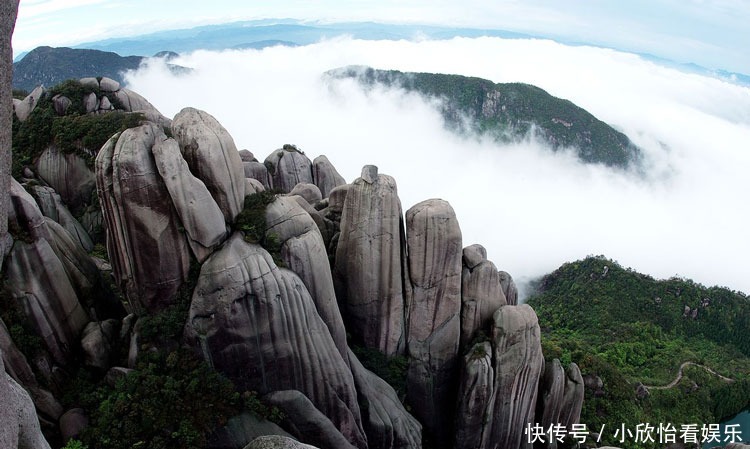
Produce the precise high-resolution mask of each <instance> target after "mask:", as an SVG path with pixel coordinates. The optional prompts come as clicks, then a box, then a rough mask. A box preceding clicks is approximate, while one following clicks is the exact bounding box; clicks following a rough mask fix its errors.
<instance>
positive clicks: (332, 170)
mask: <svg viewBox="0 0 750 449" xmlns="http://www.w3.org/2000/svg"><path fill="white" fill-rule="evenodd" d="M312 175H313V183H314V184H315V185H316V186H318V188H319V189H320V193H321V194H322V195H323V198H328V195H329V194H330V193H331V190H333V189H334V188H336V187H338V186H342V185H344V184H346V180H344V177H343V176H341V175H340V174H339V172H338V171H336V167H334V166H333V164H331V161H329V160H328V158H327V157H325V156H318V157H316V158H315V159H314V160H313V163H312Z"/></svg>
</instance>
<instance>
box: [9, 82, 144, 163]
mask: <svg viewBox="0 0 750 449" xmlns="http://www.w3.org/2000/svg"><path fill="white" fill-rule="evenodd" d="M92 92H93V93H96V94H97V96H101V95H102V93H101V92H99V91H98V89H93V88H91V87H88V86H83V85H82V84H81V83H80V82H78V81H76V80H68V81H65V82H64V83H62V84H60V85H58V86H55V87H53V88H51V89H50V90H49V91H47V92H45V94H44V95H43V96H42V97H41V98H40V99H39V102H38V103H37V106H36V108H35V109H34V111H33V112H32V113H31V115H30V116H29V118H28V119H27V120H26V121H25V122H23V123H21V122H20V121H19V120H18V119H16V118H15V116H14V118H13V144H12V145H13V176H15V177H19V175H20V173H21V170H22V169H23V167H24V166H26V165H31V164H32V163H33V162H34V160H35V159H36V158H37V157H39V155H41V154H42V152H43V151H44V150H45V149H46V148H47V147H49V146H50V145H55V146H56V147H57V148H58V149H59V150H60V151H62V152H64V153H75V154H77V155H79V156H80V157H82V158H83V159H84V160H85V161H86V162H87V164H88V165H89V167H91V168H93V164H94V158H95V157H96V153H97V152H98V151H99V149H100V148H101V147H102V145H104V143H105V142H106V141H107V140H108V139H109V138H110V137H112V136H113V135H114V134H116V133H118V132H121V131H124V130H125V129H128V128H132V127H135V126H138V125H139V124H140V123H141V122H142V121H143V120H144V117H143V115H142V114H137V113H129V112H123V111H121V110H116V111H112V112H109V113H106V114H86V110H85V106H84V103H83V97H84V96H85V95H88V94H90V93H92ZM58 94H60V95H64V96H66V97H68V98H69V99H70V100H71V101H72V104H71V105H70V107H69V108H68V110H67V112H66V115H64V116H58V115H57V114H56V113H55V110H54V105H53V101H52V98H53V97H54V96H55V95H58ZM107 97H108V98H109V99H110V102H111V103H112V104H113V105H114V106H115V108H119V109H121V108H122V105H121V104H120V102H119V100H118V99H117V97H115V96H114V95H112V94H108V95H107Z"/></svg>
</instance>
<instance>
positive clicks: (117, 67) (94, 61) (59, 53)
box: [13, 47, 189, 91]
mask: <svg viewBox="0 0 750 449" xmlns="http://www.w3.org/2000/svg"><path fill="white" fill-rule="evenodd" d="M155 56H156V57H161V58H165V59H167V60H169V59H171V58H173V57H175V56H177V54H176V53H174V52H169V51H162V52H159V53H156V54H155ZM146 59H148V58H146V57H143V56H120V55H119V54H117V53H113V52H109V51H101V50H91V49H81V48H75V49H74V48H67V47H57V48H55V47H37V48H35V49H34V50H32V51H30V52H29V53H27V54H26V55H25V56H24V57H23V59H21V60H20V61H17V62H14V63H13V88H14V89H21V90H26V91H30V90H32V89H34V88H35V87H36V86H39V85H44V86H47V87H51V86H55V85H57V84H59V83H61V82H63V81H65V80H68V79H79V78H85V77H97V76H104V77H107V78H112V79H114V80H116V81H118V82H122V80H123V76H122V75H123V73H124V72H126V71H128V70H135V69H137V68H138V66H140V65H141V63H142V62H143V61H144V60H146ZM169 67H170V68H172V70H174V71H178V72H180V71H186V70H189V69H187V68H185V67H180V66H176V65H173V64H170V65H169Z"/></svg>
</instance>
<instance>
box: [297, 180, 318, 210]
mask: <svg viewBox="0 0 750 449" xmlns="http://www.w3.org/2000/svg"><path fill="white" fill-rule="evenodd" d="M289 195H299V196H301V197H302V198H304V199H305V201H307V202H308V203H309V204H313V205H314V204H315V203H317V202H318V201H320V200H322V199H323V195H321V193H320V189H319V188H318V186H316V185H315V184H310V183H306V182H300V183H299V184H297V185H296V186H294V188H293V189H292V191H291V192H289Z"/></svg>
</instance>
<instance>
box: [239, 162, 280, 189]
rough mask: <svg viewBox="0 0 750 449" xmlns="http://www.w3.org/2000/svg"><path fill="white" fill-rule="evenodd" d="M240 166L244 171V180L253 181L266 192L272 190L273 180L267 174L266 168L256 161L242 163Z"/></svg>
mask: <svg viewBox="0 0 750 449" xmlns="http://www.w3.org/2000/svg"><path fill="white" fill-rule="evenodd" d="M242 166H243V168H244V171H245V178H251V179H255V180H257V181H258V182H260V183H261V184H263V187H264V188H265V189H266V190H271V189H273V179H271V175H270V174H269V173H268V168H266V166H265V165H263V164H261V163H260V162H258V161H242Z"/></svg>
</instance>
